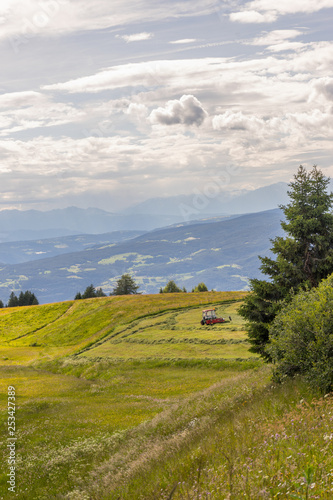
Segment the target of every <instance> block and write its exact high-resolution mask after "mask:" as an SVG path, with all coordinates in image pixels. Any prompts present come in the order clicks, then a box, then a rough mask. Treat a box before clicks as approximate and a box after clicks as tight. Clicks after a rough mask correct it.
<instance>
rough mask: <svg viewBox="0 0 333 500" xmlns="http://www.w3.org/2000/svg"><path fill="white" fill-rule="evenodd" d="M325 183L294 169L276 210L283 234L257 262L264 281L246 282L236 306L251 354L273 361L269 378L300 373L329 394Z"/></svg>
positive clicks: (331, 247) (330, 292) (329, 226)
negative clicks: (244, 323) (279, 212)
mask: <svg viewBox="0 0 333 500" xmlns="http://www.w3.org/2000/svg"><path fill="white" fill-rule="evenodd" d="M329 182H330V179H329V178H326V177H325V176H324V175H323V173H322V172H321V171H320V170H319V169H318V168H317V167H316V166H314V167H313V168H312V170H311V171H310V172H307V171H306V169H305V168H304V167H303V166H302V165H301V166H300V167H299V169H298V171H297V173H296V174H295V176H294V180H293V182H291V183H290V184H289V188H290V190H289V191H288V195H289V198H290V202H289V203H288V204H287V205H281V207H280V208H281V209H282V211H283V214H284V220H283V221H281V227H282V229H283V230H284V233H285V236H283V237H282V236H279V237H276V238H275V239H273V240H271V242H272V248H271V251H272V253H273V254H274V256H275V258H271V257H259V258H260V260H261V266H260V270H261V272H262V273H263V274H264V275H266V276H267V277H268V279H266V280H265V279H251V280H250V294H249V295H248V296H247V297H246V299H245V301H244V304H243V305H242V306H241V308H240V313H241V315H242V316H243V317H244V318H245V320H246V321H247V329H248V336H249V341H250V343H251V349H250V350H251V351H252V352H255V353H258V354H260V356H262V357H263V358H264V359H265V360H267V361H273V362H274V363H275V369H274V379H275V380H276V381H281V380H283V379H284V377H287V376H294V375H296V374H301V375H304V376H305V377H306V378H307V379H308V380H309V381H310V382H311V383H312V384H314V385H316V387H318V388H320V389H321V390H322V391H323V392H328V391H330V390H332V389H333V274H332V273H333V214H332V205H333V194H332V193H328V185H329Z"/></svg>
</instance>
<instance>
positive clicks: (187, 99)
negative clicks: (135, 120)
mask: <svg viewBox="0 0 333 500" xmlns="http://www.w3.org/2000/svg"><path fill="white" fill-rule="evenodd" d="M206 116H207V113H206V111H205V110H204V108H203V107H202V104H201V103H200V102H199V101H198V99H197V98H196V97H194V96H193V95H183V96H182V97H181V98H180V99H179V100H172V101H168V102H167V104H166V106H165V107H164V108H157V109H154V110H153V111H152V112H151V114H150V116H149V119H150V122H151V123H153V124H160V125H178V124H183V125H197V126H199V125H201V124H202V122H203V121H204V119H205V118H206Z"/></svg>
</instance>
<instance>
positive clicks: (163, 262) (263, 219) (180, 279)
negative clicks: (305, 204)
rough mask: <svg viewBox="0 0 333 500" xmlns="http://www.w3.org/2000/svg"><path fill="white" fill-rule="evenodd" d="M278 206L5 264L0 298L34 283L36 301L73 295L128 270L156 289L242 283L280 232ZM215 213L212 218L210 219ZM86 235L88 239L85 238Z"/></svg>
mask: <svg viewBox="0 0 333 500" xmlns="http://www.w3.org/2000/svg"><path fill="white" fill-rule="evenodd" d="M282 215H283V214H282V212H281V211H280V210H279V209H275V210H270V211H265V212H260V213H253V214H247V215H242V216H238V217H231V218H222V220H217V221H214V219H208V220H207V221H200V222H198V223H192V224H186V223H184V224H178V225H176V226H174V227H166V228H162V229H158V230H154V231H150V232H148V233H145V234H142V235H140V236H137V237H135V238H133V239H130V240H126V241H122V242H119V243H116V244H114V243H107V244H105V242H104V243H102V244H100V245H98V246H97V247H94V248H90V249H86V250H81V251H79V252H73V253H64V254H63V255H57V256H55V257H51V258H43V259H40V260H35V261H30V262H26V263H21V264H15V265H8V266H4V267H3V268H2V269H1V270H0V290H1V293H0V298H1V299H2V300H3V301H4V302H7V300H8V296H9V294H10V292H11V291H12V290H14V291H20V290H32V291H33V292H34V293H35V294H36V295H37V297H38V299H39V301H40V302H41V303H45V302H55V301H60V300H66V299H72V298H73V297H74V295H75V294H76V292H77V291H84V289H85V288H86V287H87V286H88V285H89V284H90V283H93V284H94V285H95V286H96V287H102V288H103V290H104V291H105V292H107V293H109V292H111V291H112V289H113V287H114V285H115V282H116V279H118V278H119V277H120V276H121V275H122V274H123V273H130V274H131V275H132V276H133V277H134V279H135V280H136V281H137V283H138V284H139V285H140V290H139V291H140V292H142V293H156V292H158V290H159V288H160V287H161V286H164V285H165V284H166V283H167V281H168V280H170V279H174V280H175V281H176V282H177V284H178V285H179V286H185V287H186V288H187V289H188V290H191V288H192V287H194V286H195V285H196V284H197V283H198V282H200V281H203V282H205V283H206V285H207V286H208V288H209V289H216V290H243V289H246V288H247V286H248V278H250V277H251V278H254V277H258V276H259V275H260V272H259V269H258V268H259V265H260V262H259V259H258V255H262V256H264V255H268V254H269V249H270V247H271V243H270V238H274V237H275V236H277V235H281V234H283V233H282V229H281V226H280V220H281V218H282ZM212 220H213V221H212ZM87 241H88V240H87Z"/></svg>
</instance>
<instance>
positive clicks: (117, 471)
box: [0, 292, 333, 500]
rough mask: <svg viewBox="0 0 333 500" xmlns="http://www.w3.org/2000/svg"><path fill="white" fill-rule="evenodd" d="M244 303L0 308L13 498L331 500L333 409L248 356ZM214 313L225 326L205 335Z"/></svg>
mask: <svg viewBox="0 0 333 500" xmlns="http://www.w3.org/2000/svg"><path fill="white" fill-rule="evenodd" d="M244 295H245V292H207V293H187V294H158V295H138V296H123V297H105V298H98V299H88V300H82V301H69V302H63V303H58V304H49V305H43V306H34V307H21V308H13V309H3V310H0V386H1V390H0V409H1V414H0V415H1V425H2V429H3V431H4V432H2V434H1V438H0V439H1V446H0V456H1V463H2V464H3V467H2V468H1V475H0V499H2V500H5V499H7V498H19V499H22V500H34V499H36V500H47V499H59V500H65V499H67V500H119V499H124V500H129V499H133V500H136V499H138V500H140V499H142V500H150V499H151V500H153V499H156V500H159V499H162V500H164V499H165V500H167V499H171V498H174V499H179V500H181V499H193V500H194V499H199V498H200V499H210V498H212V499H227V498H228V499H237V498H249V499H258V498H282V499H283V498H327V499H328V498H332V496H333V459H332V456H333V454H332V443H333V429H332V425H333V398H331V396H327V397H325V398H319V397H318V395H317V394H315V393H313V392H311V391H310V389H309V388H308V387H307V386H306V385H305V384H304V383H303V382H302V380H297V379H296V380H292V381H288V382H286V383H284V384H282V385H280V386H275V385H273V384H272V382H271V368H270V366H268V365H265V364H263V363H262V361H261V360H260V359H258V357H256V356H255V355H253V354H251V353H250V352H249V344H248V342H247V337H246V332H245V328H244V324H243V322H242V320H241V318H240V316H239V315H238V313H237V309H238V307H239V305H240V303H241V300H242V298H243V297H244ZM211 306H214V307H216V311H217V314H218V315H219V316H223V317H224V318H226V320H227V321H226V322H225V323H222V324H217V325H214V326H202V325H201V324H200V320H201V311H202V309H203V308H208V307H211ZM229 316H230V317H231V321H230V320H229ZM8 386H13V387H15V389H16V404H17V407H16V425H17V431H16V437H17V462H16V466H17V474H16V484H17V487H16V492H15V493H13V492H8V490H7V484H6V481H7V476H6V474H7V473H8V466H7V458H8V457H7V455H8V450H7V448H6V442H7V437H8V431H7V387H8Z"/></svg>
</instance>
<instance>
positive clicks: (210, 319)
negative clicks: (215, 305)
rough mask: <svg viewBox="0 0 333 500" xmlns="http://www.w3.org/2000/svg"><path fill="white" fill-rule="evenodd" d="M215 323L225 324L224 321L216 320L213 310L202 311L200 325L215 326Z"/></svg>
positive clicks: (221, 319) (222, 319)
mask: <svg viewBox="0 0 333 500" xmlns="http://www.w3.org/2000/svg"><path fill="white" fill-rule="evenodd" d="M215 323H225V319H224V318H217V316H216V312H215V309H205V310H204V311H202V320H201V324H202V325H215Z"/></svg>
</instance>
